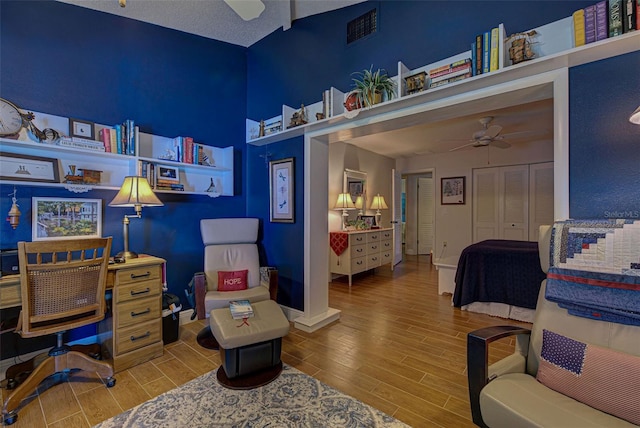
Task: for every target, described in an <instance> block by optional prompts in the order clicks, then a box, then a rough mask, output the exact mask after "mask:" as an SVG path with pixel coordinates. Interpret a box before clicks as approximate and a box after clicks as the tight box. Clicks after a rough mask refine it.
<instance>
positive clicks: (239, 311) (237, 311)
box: [229, 300, 253, 320]
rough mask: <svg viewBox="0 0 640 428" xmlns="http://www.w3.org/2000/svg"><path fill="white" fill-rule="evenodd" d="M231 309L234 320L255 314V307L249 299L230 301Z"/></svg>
mask: <svg viewBox="0 0 640 428" xmlns="http://www.w3.org/2000/svg"><path fill="white" fill-rule="evenodd" d="M229 310H230V311H231V317H232V318H233V319H234V320H241V319H243V318H251V317H252V316H253V308H252V307H251V302H249V301H248V300H233V301H231V302H229Z"/></svg>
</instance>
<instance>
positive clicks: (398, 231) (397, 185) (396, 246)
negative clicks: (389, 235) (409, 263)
mask: <svg viewBox="0 0 640 428" xmlns="http://www.w3.org/2000/svg"><path fill="white" fill-rule="evenodd" d="M391 189H392V190H391V192H392V196H391V199H392V201H393V203H392V207H391V226H392V227H393V261H392V262H391V269H392V270H393V267H394V266H395V265H397V264H398V263H400V262H401V261H402V175H400V173H399V172H398V170H396V169H393V170H392V171H391Z"/></svg>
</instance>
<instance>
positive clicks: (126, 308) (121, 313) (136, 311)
mask: <svg viewBox="0 0 640 428" xmlns="http://www.w3.org/2000/svg"><path fill="white" fill-rule="evenodd" d="M161 308H162V302H161V299H160V297H158V296H152V297H145V298H144V299H137V300H132V301H129V302H124V303H122V304H120V305H118V307H117V311H118V315H117V320H118V322H117V326H116V327H117V328H120V327H126V326H128V325H132V324H136V323H141V322H144V321H149V320H154V319H158V317H159V316H160V315H161V313H162V312H161Z"/></svg>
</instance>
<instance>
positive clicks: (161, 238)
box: [0, 0, 246, 304]
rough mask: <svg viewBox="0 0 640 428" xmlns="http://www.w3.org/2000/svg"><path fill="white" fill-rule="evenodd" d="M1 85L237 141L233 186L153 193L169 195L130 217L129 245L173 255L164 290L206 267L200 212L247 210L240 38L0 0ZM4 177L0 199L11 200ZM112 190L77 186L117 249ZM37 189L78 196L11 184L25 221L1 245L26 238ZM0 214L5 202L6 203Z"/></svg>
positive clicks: (68, 106)
mask: <svg viewBox="0 0 640 428" xmlns="http://www.w3.org/2000/svg"><path fill="white" fill-rule="evenodd" d="M0 8H1V10H0V12H1V18H0V19H1V21H0V43H1V44H0V52H1V55H2V57H1V60H2V68H1V69H0V96H2V97H3V98H6V99H9V100H11V101H13V102H14V103H16V104H17V105H18V106H23V107H26V108H29V109H32V110H35V111H41V112H46V113H49V114H54V115H58V116H64V117H74V118H79V119H84V120H89V121H92V122H96V123H102V124H116V123H121V122H122V121H124V120H125V119H134V120H135V121H136V124H137V125H139V126H140V129H141V131H143V132H148V133H153V134H156V135H163V136H167V137H173V136H177V135H190V136H192V137H193V138H194V140H195V141H197V142H200V143H203V144H207V145H212V146H218V147H227V146H230V145H232V146H234V147H235V150H234V152H235V153H234V157H235V174H234V181H235V191H234V193H235V194H236V195H237V196H234V197H220V198H216V199H212V198H209V197H207V196H198V195H191V196H190V195H174V194H159V197H160V199H161V200H162V201H163V202H164V204H165V205H164V207H158V208H145V209H144V210H143V213H142V216H143V218H142V219H140V220H132V221H131V225H130V246H131V248H132V249H133V250H135V251H138V252H144V253H149V254H153V255H157V256H159V257H163V258H165V259H167V260H168V266H167V276H168V283H169V288H170V291H171V292H172V293H174V294H177V295H178V296H180V297H181V298H182V299H183V303H185V304H186V301H185V300H186V299H184V291H183V290H184V288H185V286H186V285H187V283H188V282H189V280H190V279H191V276H192V274H193V273H194V272H197V271H200V270H202V264H203V250H202V249H203V245H202V240H201V238H200V230H199V220H200V219H201V218H215V217H236V216H241V217H242V216H244V215H245V211H246V207H245V200H246V199H245V196H246V195H245V193H246V182H245V176H246V171H245V168H244V164H245V153H244V152H245V146H246V144H245V137H244V123H245V111H246V49H245V48H242V47H239V46H235V45H231V44H228V43H222V42H218V41H213V40H209V39H206V38H202V37H199V36H194V35H190V34H186V33H183V32H179V31H174V30H169V29H166V28H163V27H159V26H155V25H151V24H145V23H142V22H139V21H134V20H131V19H126V18H122V17H118V16H114V15H110V14H106V13H101V12H96V11H93V10H89V9H85V8H80V7H77V6H72V5H68V4H64V3H60V2H54V1H4V0H3V1H2V2H1V3H0ZM12 191H13V187H8V186H2V188H1V189H0V194H1V200H0V211H1V212H2V213H6V212H8V211H9V208H10V206H11V200H10V198H9V197H8V194H9V193H11V192H12ZM115 193H116V192H115V191H113V190H111V191H107V190H102V191H99V190H93V191H90V192H88V193H85V194H83V195H82V196H81V197H86V198H99V199H102V200H103V210H104V214H103V235H104V236H110V235H112V236H113V238H114V242H113V248H114V253H115V252H117V251H119V250H120V249H122V247H123V243H122V217H123V216H124V214H132V213H133V211H132V210H131V212H129V211H128V210H126V209H122V208H109V207H107V204H108V203H109V202H110V201H111V199H112V198H113V197H114V196H115ZM33 196H55V197H67V198H68V197H78V195H75V194H71V193H69V192H67V191H66V190H63V189H51V188H45V187H29V186H19V187H18V204H19V205H20V210H21V211H22V218H21V224H20V226H19V227H18V228H17V229H16V230H13V229H11V227H10V226H9V224H8V223H7V222H5V221H3V222H2V225H1V226H0V232H1V234H2V237H1V239H0V247H1V248H11V247H15V245H16V242H17V241H20V240H27V241H30V240H31V198H32V197H33ZM3 215H4V214H3Z"/></svg>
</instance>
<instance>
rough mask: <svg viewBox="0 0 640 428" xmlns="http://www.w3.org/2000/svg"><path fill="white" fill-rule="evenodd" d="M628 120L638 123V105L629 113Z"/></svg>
mask: <svg viewBox="0 0 640 428" xmlns="http://www.w3.org/2000/svg"><path fill="white" fill-rule="evenodd" d="M629 122H631V123H635V124H636V125H640V106H639V107H638V108H637V109H636V110H635V111H634V112H633V113H631V116H630V117H629Z"/></svg>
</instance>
